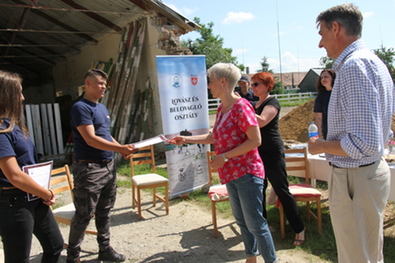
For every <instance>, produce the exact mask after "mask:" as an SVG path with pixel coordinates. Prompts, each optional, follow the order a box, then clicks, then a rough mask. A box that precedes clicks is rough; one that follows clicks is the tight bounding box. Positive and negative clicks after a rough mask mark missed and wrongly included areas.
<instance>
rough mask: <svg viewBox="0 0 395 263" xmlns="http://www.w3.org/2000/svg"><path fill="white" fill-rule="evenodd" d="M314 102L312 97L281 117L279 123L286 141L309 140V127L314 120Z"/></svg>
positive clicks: (303, 141)
mask: <svg viewBox="0 0 395 263" xmlns="http://www.w3.org/2000/svg"><path fill="white" fill-rule="evenodd" d="M314 102H315V99H312V100H310V101H308V102H306V103H305V104H303V105H300V106H299V107H297V108H295V109H293V110H292V111H291V112H289V113H288V114H287V115H285V116H284V117H282V118H281V119H280V121H279V124H278V125H279V130H280V134H281V138H282V139H283V140H284V141H296V142H302V143H305V142H307V140H308V136H307V128H308V127H309V125H310V123H311V122H312V121H314V112H313V110H314Z"/></svg>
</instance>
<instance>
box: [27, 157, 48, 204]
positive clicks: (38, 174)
mask: <svg viewBox="0 0 395 263" xmlns="http://www.w3.org/2000/svg"><path fill="white" fill-rule="evenodd" d="M52 165H53V161H48V162H45V163H36V164H31V165H25V166H23V167H22V171H23V172H25V173H27V174H28V175H30V177H31V178H32V179H33V180H34V181H36V183H38V184H39V185H41V186H42V187H44V188H45V189H49V180H50V179H51V172H52ZM38 198H39V197H38V196H35V195H32V194H29V193H28V194H27V199H28V201H33V200H36V199H38Z"/></svg>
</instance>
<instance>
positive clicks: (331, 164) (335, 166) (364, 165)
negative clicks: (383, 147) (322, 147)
mask: <svg viewBox="0 0 395 263" xmlns="http://www.w3.org/2000/svg"><path fill="white" fill-rule="evenodd" d="M374 163H375V162H372V163H368V164H362V165H360V166H358V167H357V168H361V167H366V166H370V165H372V164H374ZM329 165H330V166H333V167H334V168H339V169H348V168H344V167H339V166H337V165H334V164H333V163H331V162H329Z"/></svg>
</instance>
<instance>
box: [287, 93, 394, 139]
mask: <svg viewBox="0 0 395 263" xmlns="http://www.w3.org/2000/svg"><path fill="white" fill-rule="evenodd" d="M314 102H315V99H312V100H310V101H308V102H306V103H305V104H303V105H300V106H299V107H297V108H295V109H293V110H292V111H290V112H289V113H288V114H287V115H285V116H283V117H282V118H281V119H280V120H279V130H280V134H281V137H282V139H283V140H284V141H285V142H287V141H292V142H295V141H296V142H301V143H305V142H307V141H308V136H307V128H308V127H309V125H310V123H311V122H312V121H314V112H313V111H314ZM391 129H392V130H393V131H394V132H395V115H394V116H392V125H391Z"/></svg>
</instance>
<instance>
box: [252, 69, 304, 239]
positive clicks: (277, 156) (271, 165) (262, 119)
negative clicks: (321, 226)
mask: <svg viewBox="0 0 395 263" xmlns="http://www.w3.org/2000/svg"><path fill="white" fill-rule="evenodd" d="M251 79H252V84H251V87H252V90H253V91H254V95H255V96H257V97H259V101H258V102H257V103H256V105H255V113H256V115H257V119H258V124H259V127H260V132H261V137H262V144H261V145H260V146H259V148H258V150H259V154H260V156H261V158H262V161H263V164H264V166H265V175H266V177H265V178H266V179H265V180H267V179H269V181H270V184H271V185H272V187H273V189H274V191H275V193H276V195H277V197H278V198H279V199H280V201H281V204H282V205H283V207H284V212H285V214H286V216H287V219H288V221H289V224H290V225H291V227H292V229H293V231H294V232H295V233H296V236H295V240H294V245H295V246H300V245H302V244H303V243H304V241H305V238H304V225H303V222H302V221H301V219H300V215H299V210H298V207H297V205H296V202H295V199H294V197H293V196H292V194H291V193H290V192H289V189H288V180H287V171H286V167H285V157H284V144H283V141H282V139H281V135H280V132H279V131H278V120H279V116H280V104H279V102H278V100H277V99H276V98H275V97H271V96H270V91H271V90H272V89H273V87H274V79H273V76H272V75H271V74H270V73H269V72H260V73H256V74H255V75H253V76H252V78H251ZM266 186H267V183H265V188H266ZM265 188H264V189H263V191H264V192H263V194H264V196H265V190H266V189H265ZM263 211H264V214H265V215H266V206H265V202H263Z"/></svg>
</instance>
